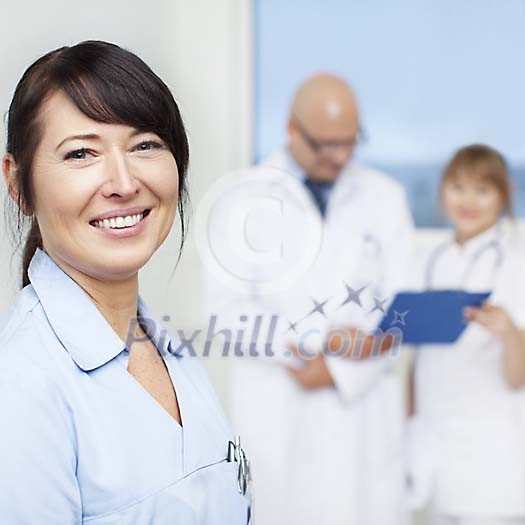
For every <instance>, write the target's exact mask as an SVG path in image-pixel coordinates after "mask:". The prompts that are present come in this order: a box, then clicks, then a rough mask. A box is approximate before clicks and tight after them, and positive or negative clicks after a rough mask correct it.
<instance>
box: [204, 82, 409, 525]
mask: <svg viewBox="0 0 525 525" xmlns="http://www.w3.org/2000/svg"><path fill="white" fill-rule="evenodd" d="M360 132H361V127H360V117H359V109H358V104H357V101H356V97H355V95H354V93H353V91H352V89H351V88H350V86H349V85H348V84H347V83H346V82H345V81H344V80H343V79H341V78H339V77H337V76H334V75H330V74H319V75H316V76H314V77H312V78H310V79H308V80H306V81H305V82H304V84H303V85H302V86H300V87H299V89H298V91H297V93H296V95H295V97H294V99H293V103H292V105H291V110H290V117H289V120H288V140H287V143H286V144H285V145H284V146H283V147H282V148H280V149H279V150H278V151H276V152H274V153H273V154H272V155H271V156H270V157H269V158H267V159H265V160H264V161H263V162H262V163H261V164H260V165H259V166H256V167H254V168H252V169H251V170H249V172H248V173H247V174H246V173H245V174H242V175H241V176H240V177H239V180H238V181H237V182H238V184H235V185H232V186H231V187H230V190H229V191H228V192H227V195H226V196H224V199H222V200H221V203H222V207H223V209H224V211H225V214H224V215H223V216H222V219H219V218H217V217H216V218H214V220H212V221H209V224H210V228H211V230H210V231H211V232H212V233H211V234H210V244H211V245H212V247H213V249H214V251H215V254H216V256H217V257H218V258H219V259H221V264H222V267H223V268H227V270H228V273H229V277H231V276H236V277H238V282H235V281H234V280H230V281H226V280H223V281H222V285H221V286H219V287H218V288H217V287H216V288H215V297H216V298H220V300H215V301H213V300H212V304H213V307H214V311H215V312H216V313H218V317H219V321H220V320H221V316H222V320H223V324H222V325H221V328H223V329H224V328H226V329H228V328H229V329H231V334H230V335H231V337H232V338H233V340H234V341H235V342H236V345H235V348H236V351H235V357H236V358H235V359H234V360H232V361H231V362H232V365H233V366H232V380H231V404H230V409H231V414H232V417H233V421H234V426H235V430H236V431H237V432H238V433H240V435H241V437H242V439H243V441H244V445H245V449H246V451H247V453H248V455H249V456H250V458H251V465H252V473H253V486H254V500H255V509H254V511H255V512H254V515H255V520H256V523H257V524H258V525H294V524H297V525H320V524H328V525H338V524H341V525H343V524H344V525H401V524H403V523H405V511H404V505H403V490H404V480H403V468H402V450H401V446H402V432H403V428H402V413H403V411H402V396H401V387H400V385H399V383H398V379H397V376H396V374H395V373H394V366H395V363H396V358H395V356H394V355H391V354H389V353H387V354H385V355H382V356H378V357H375V358H374V357H372V358H370V359H367V360H362V361H352V360H349V359H344V358H342V357H341V356H339V355H337V352H336V353H330V352H324V351H323V349H324V348H325V347H324V346H323V345H324V343H325V342H326V339H327V337H328V335H329V334H330V332H331V331H333V330H334V329H335V330H337V329H338V328H341V330H342V327H346V328H359V329H361V330H366V331H370V330H373V329H374V327H375V326H376V325H377V323H378V321H379V319H380V318H381V310H382V308H383V306H382V305H384V304H385V301H386V300H387V299H388V298H390V297H392V296H393V294H394V293H395V291H396V289H397V288H398V287H399V286H400V285H401V283H402V282H403V269H404V268H405V267H406V258H407V256H408V253H409V245H410V240H411V235H412V220H411V216H410V213H409V210H408V207H407V203H406V199H405V194H404V192H403V190H402V188H401V187H400V185H399V184H398V183H397V182H395V181H394V180H392V179H390V178H389V177H388V176H386V175H385V174H383V173H380V172H378V171H376V170H373V169H371V168H369V167H365V166H363V165H360V164H358V163H356V162H354V161H353V156H354V153H355V150H356V147H357V146H358V143H359V139H360ZM241 182H242V184H241ZM243 210H244V211H243ZM246 210H248V211H249V213H247V212H246ZM226 212H228V213H230V212H231V213H230V214H228V213H226ZM234 213H235V215H234ZM232 217H233V218H234V220H232ZM236 221H241V222H242V223H243V224H242V227H239V228H237V227H236V225H237V222H236ZM227 224H228V225H229V226H228V227H226V225H227ZM221 226H222V227H223V228H222V235H218V234H217V235H216V234H214V233H213V230H214V229H221ZM236 232H237V233H236ZM236 235H238V236H239V237H238V238H236ZM230 243H231V244H232V245H235V246H236V247H237V248H236V249H233V250H231V253H230V256H229V257H228V256H227V255H226V251H227V247H228V246H229V244H230ZM205 262H206V261H205ZM228 283H229V284H228ZM243 286H244V287H243ZM226 319H227V321H226ZM235 320H237V321H238V323H237V328H238V329H237V330H236V329H234V328H233V325H232V323H234V322H235ZM219 324H220V323H219ZM217 327H218V325H217ZM217 329H218V328H217ZM225 333H226V332H224V331H223V332H222V335H224V334H225ZM243 334H248V335H247V336H246V337H244V340H243ZM261 334H264V337H261ZM212 336H213V337H214V336H215V334H212ZM269 341H270V343H271V347H270V346H269V345H268V342H269ZM269 349H270V350H271V351H269ZM241 354H244V355H243V356H241Z"/></svg>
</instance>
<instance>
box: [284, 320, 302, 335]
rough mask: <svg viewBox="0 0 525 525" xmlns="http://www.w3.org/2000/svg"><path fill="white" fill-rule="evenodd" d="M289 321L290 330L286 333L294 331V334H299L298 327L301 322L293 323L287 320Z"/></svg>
mask: <svg viewBox="0 0 525 525" xmlns="http://www.w3.org/2000/svg"><path fill="white" fill-rule="evenodd" d="M287 321H288V330H286V332H285V333H288V332H290V331H293V332H295V333H297V325H298V324H299V321H295V323H292V322H291V321H289V320H287Z"/></svg>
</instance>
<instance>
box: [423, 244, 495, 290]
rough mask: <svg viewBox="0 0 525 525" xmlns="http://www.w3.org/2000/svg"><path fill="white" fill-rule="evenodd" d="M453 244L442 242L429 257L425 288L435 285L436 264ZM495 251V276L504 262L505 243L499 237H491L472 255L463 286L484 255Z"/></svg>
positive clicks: (462, 281) (463, 279)
mask: <svg viewBox="0 0 525 525" xmlns="http://www.w3.org/2000/svg"><path fill="white" fill-rule="evenodd" d="M452 245H453V242H451V241H446V242H444V243H442V244H440V245H439V246H438V247H437V248H436V249H435V250H434V252H433V254H432V255H431V256H430V258H429V262H428V264H427V267H426V269H425V276H424V279H425V281H424V283H425V288H426V289H427V290H430V289H432V287H433V280H434V271H435V268H436V264H437V262H438V261H439V258H440V257H441V256H443V255H444V254H445V252H446V251H447V250H448V249H450V248H451V247H452ZM489 252H494V254H495V256H496V257H495V258H494V263H493V267H492V275H493V277H494V278H495V276H496V274H497V272H498V270H499V269H500V267H501V265H502V264H503V258H504V250H503V245H502V243H501V240H500V239H499V235H498V238H494V239H491V240H490V241H487V242H486V243H484V244H483V245H482V246H480V247H479V248H478V249H477V250H476V251H475V252H474V253H473V254H472V255H471V257H470V260H469V263H468V265H467V267H466V269H465V271H464V272H463V275H462V276H461V284H462V286H465V285H466V283H467V280H468V279H469V277H471V276H472V274H473V273H474V270H475V269H476V267H477V266H478V265H479V262H480V260H481V259H482V257H483V256H486V254H487V253H489Z"/></svg>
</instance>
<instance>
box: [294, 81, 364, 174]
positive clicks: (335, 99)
mask: <svg viewBox="0 0 525 525" xmlns="http://www.w3.org/2000/svg"><path fill="white" fill-rule="evenodd" d="M358 135H359V111H358V108H357V101H356V99H355V95H354V93H353V91H352V88H351V87H350V86H349V85H348V84H347V83H346V82H345V81H344V80H342V79H341V78H339V77H337V76H335V75H331V74H318V75H315V76H313V77H311V78H309V79H308V80H306V81H305V82H304V83H303V84H302V85H301V86H300V87H299V89H298V90H297V93H296V94H295V97H294V100H293V103H292V108H291V111H290V119H289V121H288V137H289V143H288V146H289V150H290V153H291V154H292V156H293V158H294V159H295V161H296V162H297V163H298V164H299V165H300V166H301V167H302V168H303V169H304V170H305V172H306V173H307V174H308V175H309V176H310V178H312V179H314V180H318V181H333V180H335V179H336V178H337V177H338V175H339V174H340V173H341V170H342V169H343V168H344V166H345V165H346V163H347V162H348V161H349V159H350V158H351V156H352V153H353V151H354V146H355V143H356V141H357V138H358Z"/></svg>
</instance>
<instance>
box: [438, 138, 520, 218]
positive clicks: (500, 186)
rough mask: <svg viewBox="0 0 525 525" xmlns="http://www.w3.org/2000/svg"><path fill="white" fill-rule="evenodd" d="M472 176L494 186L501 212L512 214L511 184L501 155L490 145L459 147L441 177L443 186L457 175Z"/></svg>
mask: <svg viewBox="0 0 525 525" xmlns="http://www.w3.org/2000/svg"><path fill="white" fill-rule="evenodd" d="M461 175H466V176H468V177H474V178H477V179H479V180H482V181H484V182H487V183H488V184H490V185H491V186H493V187H495V188H496V189H497V190H498V191H499V193H500V195H501V199H502V203H503V206H502V212H503V213H504V214H505V215H508V216H512V215H513V202H512V184H511V179H510V175H509V170H508V167H507V163H506V162H505V159H504V158H503V155H501V153H499V152H498V151H496V150H495V149H494V148H491V147H490V146H486V145H484V144H471V145H470V146H465V147H463V148H461V149H459V150H458V151H457V152H456V153H455V154H454V156H453V157H452V159H451V160H450V161H449V163H448V164H447V166H446V167H445V170H444V172H443V177H442V178H441V191H442V190H443V186H444V185H445V184H446V183H447V182H450V181H453V180H456V179H457V178H458V177H459V176H461Z"/></svg>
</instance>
